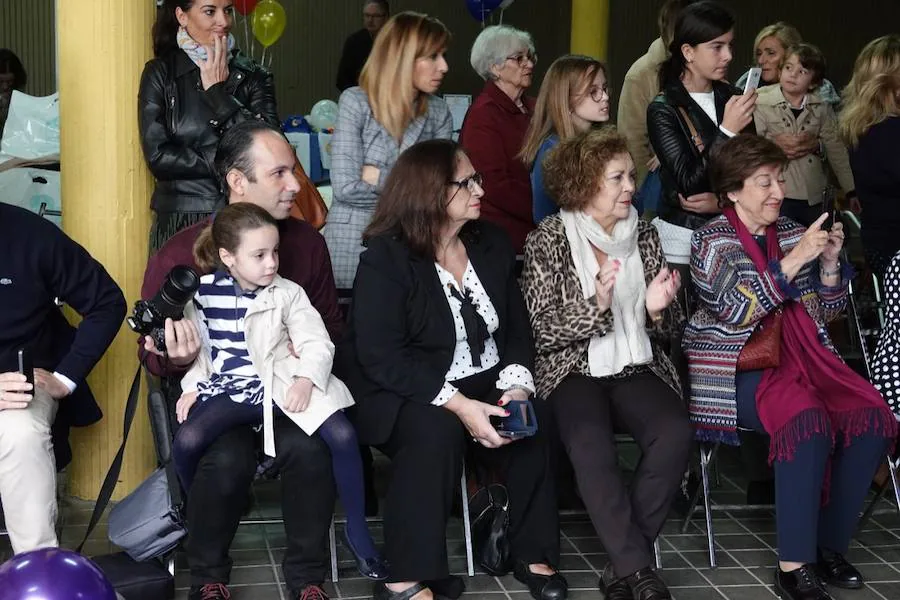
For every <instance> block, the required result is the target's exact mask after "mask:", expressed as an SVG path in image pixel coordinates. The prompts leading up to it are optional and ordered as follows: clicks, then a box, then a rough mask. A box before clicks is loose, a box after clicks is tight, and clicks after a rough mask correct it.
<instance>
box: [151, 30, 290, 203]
mask: <svg viewBox="0 0 900 600" xmlns="http://www.w3.org/2000/svg"><path fill="white" fill-rule="evenodd" d="M228 72H229V73H228V80H227V81H224V82H222V83H218V84H216V85H214V86H212V87H210V88H209V89H208V90H205V91H204V90H203V86H202V85H201V83H200V69H199V67H197V65H195V64H194V62H193V61H192V60H191V59H190V58H189V57H188V55H187V54H186V53H185V52H184V51H183V50H181V49H180V48H179V49H176V50H172V51H170V52H168V53H167V54H165V55H163V56H162V57H159V58H155V59H153V60H151V61H149V62H148V63H147V64H146V65H145V66H144V73H143V75H142V76H141V87H140V92H139V93H138V121H139V126H140V132H141V146H142V147H143V150H144V158H145V159H146V160H147V164H148V165H149V167H150V171H151V172H152V173H153V176H154V177H155V178H156V189H155V190H154V192H153V199H152V200H151V203H150V207H151V208H152V209H153V210H156V211H160V212H212V211H213V210H215V208H216V206H217V204H218V203H219V201H220V197H221V195H220V193H219V183H218V181H217V178H216V176H215V171H214V169H213V159H214V157H215V154H216V146H217V145H218V143H219V138H220V137H221V136H222V134H223V133H224V132H225V131H226V130H227V129H228V128H229V127H231V126H232V125H234V124H235V123H238V122H240V121H243V120H245V119H248V118H259V119H264V120H266V121H268V122H269V123H271V124H272V125H274V126H275V127H278V126H279V121H278V113H277V110H276V107H275V86H274V85H273V83H272V74H271V73H269V72H268V71H267V70H265V69H264V68H262V67H261V66H259V65H258V64H256V63H255V62H253V61H252V60H251V59H250V58H248V57H246V56H244V55H242V54H240V52H239V51H238V50H233V51H232V55H231V60H230V61H229V62H228Z"/></svg>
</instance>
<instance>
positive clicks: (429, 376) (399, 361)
mask: <svg viewBox="0 0 900 600" xmlns="http://www.w3.org/2000/svg"><path fill="white" fill-rule="evenodd" d="M460 238H461V239H462V240H463V243H464V244H465V246H466V252H467V253H468V255H469V261H470V262H471V263H472V266H473V268H474V269H475V271H476V272H477V273H478V277H479V279H481V282H482V284H483V285H484V288H485V290H486V291H487V294H488V296H490V298H491V302H492V303H493V305H494V308H495V309H496V310H497V315H498V316H499V320H500V327H499V329H498V330H497V331H495V332H494V340H495V341H496V343H497V349H498V351H499V353H500V366H501V368H502V367H504V366H506V365H509V364H520V365H523V366H525V367H527V368H528V369H529V370H531V369H533V365H534V344H533V341H532V337H531V325H530V324H529V321H528V311H527V309H526V308H525V301H524V300H523V299H522V292H521V290H520V289H519V283H518V281H517V280H516V273H515V263H516V258H515V252H514V251H513V247H512V243H511V242H510V240H509V237H508V236H507V234H506V232H504V231H503V230H502V229H500V228H499V227H497V226H496V225H492V224H490V223H487V222H482V221H475V222H471V223H468V224H466V225H465V226H464V227H463V230H462V231H461V232H460ZM455 348H456V329H455V326H454V323H453V315H452V313H451V312H450V306H449V304H448V303H447V299H446V296H445V295H444V291H443V290H442V289H441V284H440V279H439V278H438V275H437V271H436V270H435V268H434V261H433V260H431V259H429V258H424V257H421V256H417V255H415V254H413V253H412V252H411V250H410V249H409V247H408V246H407V245H406V243H405V242H404V241H403V240H402V239H401V238H400V236H399V235H384V236H379V237H376V238H373V239H370V240H369V242H368V249H367V250H365V251H364V252H363V253H362V255H361V256H360V262H359V268H358V269H357V272H356V281H355V283H354V286H353V305H352V308H351V312H350V326H349V329H348V331H347V335H346V336H345V338H344V340H343V342H342V344H341V345H340V348H339V351H338V358H337V360H336V364H337V366H338V373H339V376H340V377H341V378H342V379H343V380H344V382H345V383H346V384H347V386H348V387H349V388H350V391H351V392H352V393H353V397H354V399H355V400H356V407H355V409H354V410H353V411H352V414H353V417H354V420H355V424H356V429H357V432H358V433H359V439H360V441H361V443H363V444H369V445H377V444H381V443H384V442H385V441H387V439H388V437H389V436H390V434H391V430H392V429H393V427H394V421H395V420H396V418H397V413H398V411H399V410H400V407H401V406H402V405H403V403H404V402H421V403H423V404H429V403H430V402H431V401H432V400H434V398H435V397H436V396H437V395H438V392H440V389H441V387H442V386H443V384H444V381H445V379H444V377H445V376H446V374H447V371H448V370H449V368H450V363H451V361H452V360H453V353H454V350H455Z"/></svg>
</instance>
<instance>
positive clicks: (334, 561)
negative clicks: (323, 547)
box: [328, 517, 338, 583]
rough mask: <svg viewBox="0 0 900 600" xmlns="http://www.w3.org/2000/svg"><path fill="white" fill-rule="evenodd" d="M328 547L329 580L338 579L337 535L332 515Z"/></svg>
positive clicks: (335, 581) (334, 581)
mask: <svg viewBox="0 0 900 600" xmlns="http://www.w3.org/2000/svg"><path fill="white" fill-rule="evenodd" d="M328 549H329V551H330V552H331V582H332V583H337V581H338V556H337V536H336V535H335V534H334V517H332V518H331V527H329V528H328Z"/></svg>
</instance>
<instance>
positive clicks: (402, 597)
mask: <svg viewBox="0 0 900 600" xmlns="http://www.w3.org/2000/svg"><path fill="white" fill-rule="evenodd" d="M427 589H428V586H427V585H425V584H424V583H417V584H415V585H414V586H412V587H408V588H406V589H405V590H403V591H402V592H392V591H391V590H389V589H388V587H387V586H386V585H384V583H382V582H378V583H376V584H375V585H374V586H373V587H372V600H409V599H410V598H412V597H413V596H415V595H416V594H418V593H419V592H421V591H422V590H427Z"/></svg>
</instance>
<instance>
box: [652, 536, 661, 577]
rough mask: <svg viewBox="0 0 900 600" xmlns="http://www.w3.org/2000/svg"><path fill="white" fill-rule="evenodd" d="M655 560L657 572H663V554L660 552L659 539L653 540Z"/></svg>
mask: <svg viewBox="0 0 900 600" xmlns="http://www.w3.org/2000/svg"><path fill="white" fill-rule="evenodd" d="M653 560H654V561H656V570H657V571H661V570H662V568H663V565H662V552H660V550H659V538H656V539H655V540H653Z"/></svg>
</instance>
